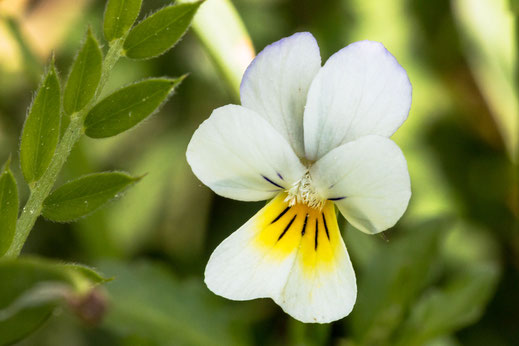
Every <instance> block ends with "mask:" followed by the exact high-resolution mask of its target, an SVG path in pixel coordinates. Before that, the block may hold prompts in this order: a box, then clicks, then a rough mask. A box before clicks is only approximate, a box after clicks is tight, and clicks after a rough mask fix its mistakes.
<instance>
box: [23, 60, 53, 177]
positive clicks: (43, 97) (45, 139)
mask: <svg viewBox="0 0 519 346" xmlns="http://www.w3.org/2000/svg"><path fill="white" fill-rule="evenodd" d="M60 101H61V96H60V86H59V80H58V76H57V75H56V69H55V68H54V61H52V62H51V66H50V68H49V70H48V72H47V74H46V76H45V78H44V80H43V82H42V83H41V85H40V88H39V89H38V91H37V93H36V98H35V99H34V101H33V103H32V105H31V107H30V110H29V115H28V116H27V119H26V120H25V125H24V127H23V132H22V140H21V144H20V164H21V166H22V172H23V175H24V177H25V180H26V181H27V182H28V183H32V182H34V181H36V180H38V179H39V178H40V177H41V176H42V175H43V173H44V172H45V170H46V169H47V167H48V166H49V163H50V161H51V160H52V156H53V155H54V150H56V146H57V144H58V139H59V132H60Z"/></svg>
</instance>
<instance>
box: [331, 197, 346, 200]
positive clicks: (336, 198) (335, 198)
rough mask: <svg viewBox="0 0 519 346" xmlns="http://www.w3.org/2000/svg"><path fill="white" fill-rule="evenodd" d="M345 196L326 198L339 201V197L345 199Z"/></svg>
mask: <svg viewBox="0 0 519 346" xmlns="http://www.w3.org/2000/svg"><path fill="white" fill-rule="evenodd" d="M345 198H346V197H334V198H328V200H329V201H340V200H341V199H345Z"/></svg>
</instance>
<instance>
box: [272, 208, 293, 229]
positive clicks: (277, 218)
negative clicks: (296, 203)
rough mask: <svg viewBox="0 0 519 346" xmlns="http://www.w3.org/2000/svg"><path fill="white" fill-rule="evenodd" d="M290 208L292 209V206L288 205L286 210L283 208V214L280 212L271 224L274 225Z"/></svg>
mask: <svg viewBox="0 0 519 346" xmlns="http://www.w3.org/2000/svg"><path fill="white" fill-rule="evenodd" d="M289 209H290V207H286V208H285V210H283V211H282V212H281V214H279V215H278V216H277V217H276V218H275V219H274V220H272V222H271V223H270V224H271V225H272V224H273V223H274V222H276V221H277V220H279V219H281V217H282V216H283V215H285V214H286V213H287V211H288V210H289Z"/></svg>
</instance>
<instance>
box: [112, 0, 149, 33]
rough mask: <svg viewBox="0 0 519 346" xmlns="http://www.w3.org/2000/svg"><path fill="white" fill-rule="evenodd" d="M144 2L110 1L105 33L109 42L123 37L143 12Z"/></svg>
mask: <svg viewBox="0 0 519 346" xmlns="http://www.w3.org/2000/svg"><path fill="white" fill-rule="evenodd" d="M141 4H142V0H109V1H108V2H107V4H106V10H105V18H104V22H103V31H104V34H105V38H106V40H107V41H108V42H112V41H113V40H115V39H118V38H120V37H123V36H124V34H126V32H127V31H128V30H129V29H130V28H131V26H132V25H133V22H135V19H137V16H138V15H139V12H140V11H141Z"/></svg>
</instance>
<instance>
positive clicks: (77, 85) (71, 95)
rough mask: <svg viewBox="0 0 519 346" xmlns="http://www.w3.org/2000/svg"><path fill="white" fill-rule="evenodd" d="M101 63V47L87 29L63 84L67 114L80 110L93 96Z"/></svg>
mask: <svg viewBox="0 0 519 346" xmlns="http://www.w3.org/2000/svg"><path fill="white" fill-rule="evenodd" d="M102 64H103V55H102V53H101V49H100V48H99V44H98V43H97V41H96V39H95V37H94V36H93V34H92V30H90V29H89V30H88V33H87V36H86V39H85V43H84V44H83V47H81V50H80V51H79V53H78V55H77V56H76V59H75V61H74V64H73V65H72V69H71V71H70V74H69V77H68V80H67V85H66V86H65V91H64V94H63V108H64V110H65V112H66V113H67V114H72V113H74V112H77V111H79V110H81V109H82V108H83V107H85V106H86V104H87V103H88V102H89V101H90V100H91V99H92V97H94V94H95V92H96V89H97V85H98V84H99V80H100V79H101V68H102Z"/></svg>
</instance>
